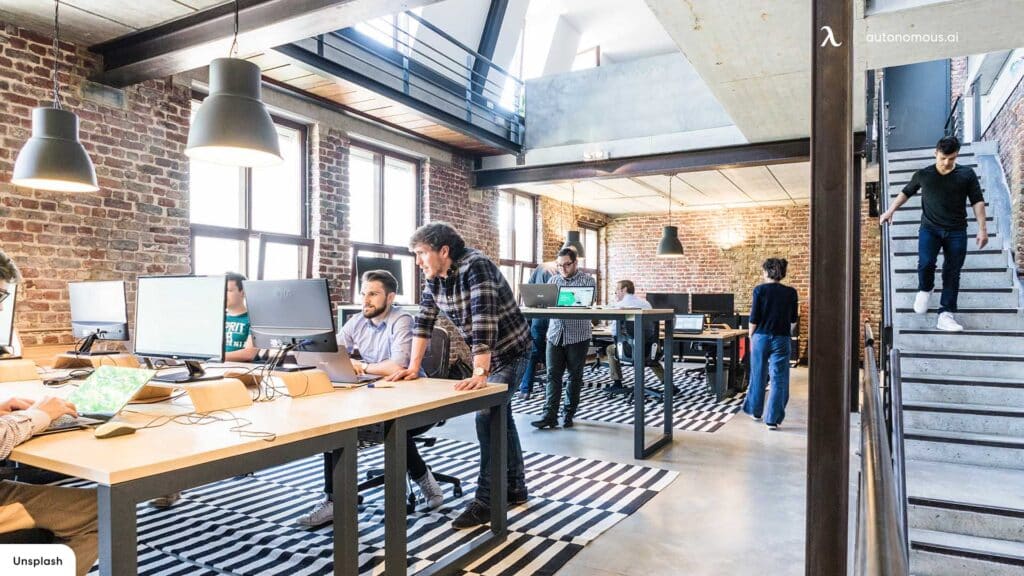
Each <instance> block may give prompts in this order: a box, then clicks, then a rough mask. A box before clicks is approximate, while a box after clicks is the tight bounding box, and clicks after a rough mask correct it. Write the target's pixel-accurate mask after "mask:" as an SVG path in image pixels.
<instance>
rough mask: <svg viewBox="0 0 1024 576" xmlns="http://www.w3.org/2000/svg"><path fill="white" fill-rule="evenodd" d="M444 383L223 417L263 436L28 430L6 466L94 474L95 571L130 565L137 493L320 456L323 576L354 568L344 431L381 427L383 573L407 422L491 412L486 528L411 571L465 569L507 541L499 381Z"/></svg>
mask: <svg viewBox="0 0 1024 576" xmlns="http://www.w3.org/2000/svg"><path fill="white" fill-rule="evenodd" d="M453 383H454V381H452V380H436V379H419V380H413V381H408V382H396V383H395V384H394V387H393V388H365V387H364V388H357V389H350V390H337V391H334V392H332V393H328V394H320V395H315V396H305V397H301V398H290V397H281V398H278V399H276V400H274V401H271V402H258V403H255V404H253V405H252V406H249V407H246V408H238V409H232V410H231V411H230V413H231V414H232V415H234V416H235V417H238V418H244V419H245V420H248V421H250V422H251V425H249V426H248V427H247V428H246V430H249V431H254V432H256V431H259V432H271V433H273V434H275V435H276V437H274V438H273V440H272V441H267V440H266V439H263V438H253V437H244V436H243V435H240V434H239V433H237V432H232V431H231V430H230V428H232V424H231V423H228V422H221V423H215V424H209V425H202V426H198V425H186V424H181V423H179V422H177V421H174V422H171V423H168V424H166V425H164V426H160V427H156V428H147V429H140V430H138V431H137V432H136V433H135V434H132V435H128V436H120V437H117V438H110V439H104V440H100V439H97V438H95V437H94V436H93V432H92V431H91V430H76V431H73V432H63V433H59V434H53V435H49V436H42V437H37V438H33V439H32V440H30V441H28V442H25V443H23V444H21V445H20V446H18V447H16V448H15V450H14V452H13V453H12V454H11V456H10V458H11V459H12V460H15V461H17V462H21V463H24V464H28V465H32V466H36V467H39V468H43V469H46V470H51V471H54V472H58V473H61V474H66V475H70V476H75V477H78V478H83V479H86V480H91V481H93V482H96V484H97V488H98V505H99V506H98V508H99V561H100V574H102V575H104V576H132V575H135V574H137V573H138V559H137V555H136V554H137V547H138V542H137V533H136V510H135V508H136V505H137V504H138V503H140V502H145V501H147V500H149V499H152V498H155V497H157V496H161V495H164V494H169V493H172V492H176V491H180V490H183V489H186V488H191V487H195V486H200V485H203V484H207V483H210V482H214V481H217V480H221V479H224V478H230V477H233V476H237V475H240V474H247V473H249V472H254V471H257V470H261V469H264V468H267V467H270V466H276V465H280V464H284V463H287V462H291V461H294V460H296V459H299V458H303V457H307V456H312V455H317V454H321V453H325V452H329V453H332V455H333V460H334V462H336V464H335V468H334V479H333V482H334V486H333V488H334V495H335V506H334V558H335V562H334V574H336V575H352V576H354V575H356V574H358V557H359V555H358V529H357V516H356V514H357V510H356V504H357V494H356V485H357V478H356V432H357V429H358V428H359V427H361V426H367V425H371V424H380V423H388V424H390V425H389V426H387V430H388V431H387V434H386V436H385V441H384V453H385V461H384V470H385V472H384V473H385V476H386V479H385V480H386V481H385V486H384V498H385V520H384V523H385V537H384V539H385V574H388V575H404V574H406V572H407V566H406V562H407V550H406V548H407V534H406V508H405V496H406V492H405V491H406V484H405V474H406V450H405V446H406V444H405V436H406V431H407V430H408V429H410V428H415V427H418V426H423V425H426V424H429V423H433V422H437V421H439V420H443V419H446V418H452V417H454V416H458V415H461V414H465V413H469V412H475V411H477V410H489V411H490V412H491V448H490V449H491V452H490V473H491V478H492V479H493V482H494V491H493V494H492V506H491V529H490V531H489V532H486V533H484V534H483V535H481V536H479V537H477V538H476V539H475V540H473V541H472V542H470V543H469V544H467V545H466V546H464V547H462V548H460V549H458V550H455V551H452V552H451V553H450V554H449V555H448V556H446V557H445V558H443V559H441V560H439V561H438V562H435V563H434V564H432V565H431V566H429V567H428V568H427V569H425V570H423V571H421V572H420V574H449V573H454V572H456V571H458V570H459V569H461V568H463V567H465V566H466V565H468V564H469V563H471V562H472V561H474V560H475V559H477V558H479V557H480V556H481V555H483V554H485V553H486V552H487V551H489V550H491V549H493V548H494V547H495V546H497V545H499V544H500V543H501V542H503V541H504V540H505V539H506V537H507V533H508V530H507V504H506V491H507V479H506V450H507V446H506V440H505V433H506V432H505V427H506V414H505V410H507V409H508V408H507V404H506V403H505V402H504V399H505V397H506V394H505V392H506V390H507V387H506V386H505V385H503V384H492V385H489V386H487V387H486V388H483V389H480V390H473V391H461V392H460V391H456V390H454V389H453ZM65 391H69V388H63V389H53V388H45V387H44V386H43V385H42V383H41V382H39V381H25V382H9V383H4V384H0V393H2V394H3V395H5V396H6V395H8V394H10V395H17V396H22V397H26V398H38V397H41V396H43V395H47V394H50V395H53V394H57V395H63V394H62V393H63V392H65ZM127 410H129V411H130V412H122V414H120V415H118V417H117V420H119V421H126V422H129V423H131V424H133V425H136V426H143V425H146V424H147V423H149V422H151V421H152V420H153V419H154V418H155V417H157V416H161V415H174V414H187V413H189V412H191V411H192V408H191V406H190V405H179V404H177V403H175V404H170V403H157V404H148V405H129V406H128V408H127Z"/></svg>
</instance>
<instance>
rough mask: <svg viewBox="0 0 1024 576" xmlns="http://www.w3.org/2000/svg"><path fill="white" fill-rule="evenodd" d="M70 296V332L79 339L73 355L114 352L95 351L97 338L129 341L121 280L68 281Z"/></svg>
mask: <svg viewBox="0 0 1024 576" xmlns="http://www.w3.org/2000/svg"><path fill="white" fill-rule="evenodd" d="M68 294H69V296H70V299H71V333H72V334H73V335H74V337H75V338H76V339H78V340H80V341H81V342H80V344H79V345H78V348H77V349H75V350H72V351H71V353H72V354H78V355H90V354H115V353H116V351H109V352H94V351H93V350H92V345H93V343H95V342H96V341H97V340H115V341H125V340H128V304H127V303H126V299H125V286H124V281H123V280H111V281H100V282H68Z"/></svg>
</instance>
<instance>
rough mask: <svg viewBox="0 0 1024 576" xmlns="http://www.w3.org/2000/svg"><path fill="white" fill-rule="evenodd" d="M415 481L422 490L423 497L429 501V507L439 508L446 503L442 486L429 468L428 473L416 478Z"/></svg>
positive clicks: (432, 508)
mask: <svg viewBox="0 0 1024 576" xmlns="http://www.w3.org/2000/svg"><path fill="white" fill-rule="evenodd" d="M413 482H415V483H416V485H417V486H419V487H420V492H421V493H423V499H424V500H426V501H427V507H428V508H430V509H431V510H434V509H435V508H438V507H440V506H441V504H443V503H444V492H443V491H442V490H441V486H439V485H438V484H437V480H435V479H434V475H433V474H431V473H430V470H427V473H426V474H424V475H423V477H422V478H418V479H417V478H414V479H413Z"/></svg>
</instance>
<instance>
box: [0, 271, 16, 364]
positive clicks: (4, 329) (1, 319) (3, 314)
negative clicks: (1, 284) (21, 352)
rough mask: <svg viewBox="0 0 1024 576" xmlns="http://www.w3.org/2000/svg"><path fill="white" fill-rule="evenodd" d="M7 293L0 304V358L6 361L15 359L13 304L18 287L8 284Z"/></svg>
mask: <svg viewBox="0 0 1024 576" xmlns="http://www.w3.org/2000/svg"><path fill="white" fill-rule="evenodd" d="M7 291H8V292H9V293H10V294H9V295H8V296H7V298H6V299H5V300H4V301H3V302H2V303H0V358H6V359H8V360H10V359H12V358H16V357H17V351H16V350H14V303H15V301H16V300H17V296H18V285H17V284H8V285H7Z"/></svg>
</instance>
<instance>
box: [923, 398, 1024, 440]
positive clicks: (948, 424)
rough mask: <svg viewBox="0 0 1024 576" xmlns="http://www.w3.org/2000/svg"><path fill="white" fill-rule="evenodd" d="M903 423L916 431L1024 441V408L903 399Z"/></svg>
mask: <svg viewBox="0 0 1024 576" xmlns="http://www.w3.org/2000/svg"><path fill="white" fill-rule="evenodd" d="M903 422H904V426H905V427H906V428H910V429H914V430H931V431H937V432H969V433H972V434H998V435H1002V436H1011V437H1018V438H1020V439H1021V440H1024V407H1019V408H1018V407H1014V406H1002V405H986V404H951V403H947V402H915V401H912V400H911V401H904V402H903Z"/></svg>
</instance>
